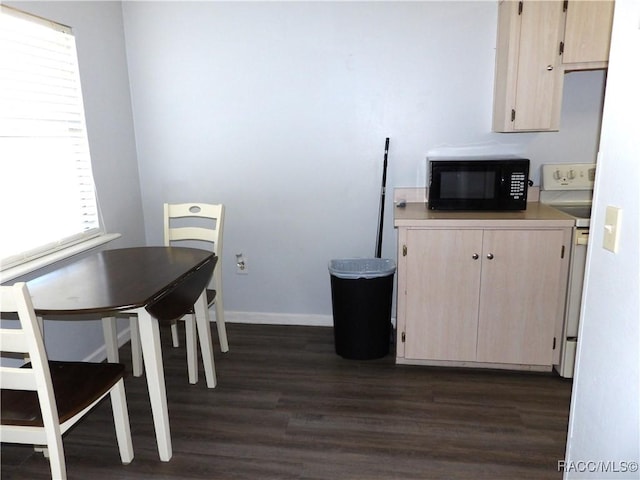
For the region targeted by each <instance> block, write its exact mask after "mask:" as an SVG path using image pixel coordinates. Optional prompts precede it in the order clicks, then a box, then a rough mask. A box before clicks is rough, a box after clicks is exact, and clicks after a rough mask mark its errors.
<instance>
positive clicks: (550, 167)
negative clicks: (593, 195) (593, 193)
mask: <svg viewBox="0 0 640 480" xmlns="http://www.w3.org/2000/svg"><path fill="white" fill-rule="evenodd" d="M595 179H596V165H595V163H553V164H545V165H542V189H544V190H593V183H594V181H595Z"/></svg>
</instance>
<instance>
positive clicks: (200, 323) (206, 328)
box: [193, 292, 217, 388]
mask: <svg viewBox="0 0 640 480" xmlns="http://www.w3.org/2000/svg"><path fill="white" fill-rule="evenodd" d="M193 308H194V313H195V323H196V324H197V330H198V340H199V342H200V351H201V352H202V364H203V366H204V374H205V377H206V380H207V387H208V388H215V386H216V383H217V379H216V367H215V363H214V359H213V342H212V340H211V323H210V322H209V306H208V305H207V294H206V293H205V292H203V293H202V294H201V295H200V297H199V298H198V300H197V301H196V303H195V305H194V306H193Z"/></svg>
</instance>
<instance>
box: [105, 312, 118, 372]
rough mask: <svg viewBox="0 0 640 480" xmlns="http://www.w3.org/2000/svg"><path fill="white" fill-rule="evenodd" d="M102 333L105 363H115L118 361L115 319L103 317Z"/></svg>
mask: <svg viewBox="0 0 640 480" xmlns="http://www.w3.org/2000/svg"><path fill="white" fill-rule="evenodd" d="M102 332H103V333H104V346H105V348H106V350H107V361H108V362H110V363H117V362H118V361H119V360H120V356H119V352H118V334H117V331H116V318H115V317H104V318H103V319H102Z"/></svg>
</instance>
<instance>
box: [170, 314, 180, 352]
mask: <svg viewBox="0 0 640 480" xmlns="http://www.w3.org/2000/svg"><path fill="white" fill-rule="evenodd" d="M171 342H172V343H173V346H174V347H179V346H180V339H179V338H178V321H177V320H173V321H172V322H171Z"/></svg>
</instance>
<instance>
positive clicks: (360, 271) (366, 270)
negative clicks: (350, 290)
mask: <svg viewBox="0 0 640 480" xmlns="http://www.w3.org/2000/svg"><path fill="white" fill-rule="evenodd" d="M395 271H396V264H395V262H394V261H393V260H390V259H388V258H342V259H338V260H331V261H330V262H329V273H331V275H334V276H336V277H338V278H353V279H357V278H378V277H386V276H387V275H393V274H394V273H395Z"/></svg>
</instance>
